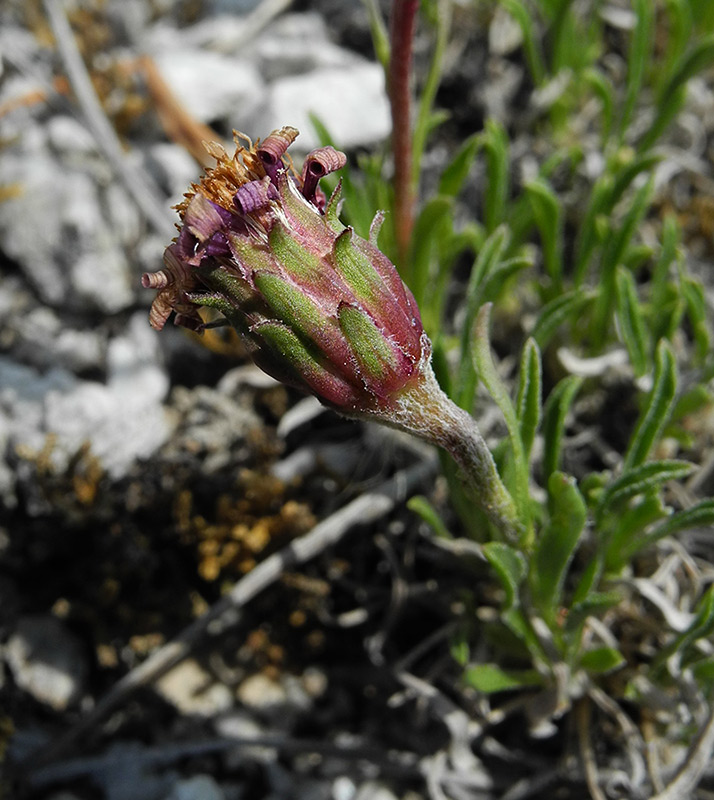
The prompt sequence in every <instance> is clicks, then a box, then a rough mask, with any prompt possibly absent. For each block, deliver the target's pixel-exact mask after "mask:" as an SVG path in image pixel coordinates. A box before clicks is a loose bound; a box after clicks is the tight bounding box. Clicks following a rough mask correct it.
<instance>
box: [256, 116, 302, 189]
mask: <svg viewBox="0 0 714 800" xmlns="http://www.w3.org/2000/svg"><path fill="white" fill-rule="evenodd" d="M297 136H298V131H297V130H296V129H295V128H291V127H289V126H285V127H284V128H280V130H277V131H273V132H272V133H271V134H270V136H268V137H267V138H266V139H265V140H264V141H263V142H262V143H261V144H260V145H259V146H258V147H257V148H256V152H257V153H258V157H259V158H260V160H261V161H262V162H263V166H264V167H265V171H266V173H267V174H268V176H269V177H270V180H271V181H274V180H275V179H276V178H277V175H278V172H279V171H280V170H281V169H282V168H283V161H282V158H283V154H284V153H285V151H286V150H287V149H288V147H290V145H291V144H292V143H293V142H294V141H295V139H296V138H297Z"/></svg>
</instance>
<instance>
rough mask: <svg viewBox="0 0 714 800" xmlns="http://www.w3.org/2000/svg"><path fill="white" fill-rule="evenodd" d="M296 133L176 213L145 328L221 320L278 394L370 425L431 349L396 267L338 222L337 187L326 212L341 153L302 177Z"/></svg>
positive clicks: (318, 156)
mask: <svg viewBox="0 0 714 800" xmlns="http://www.w3.org/2000/svg"><path fill="white" fill-rule="evenodd" d="M296 136H297V131H296V130H295V129H294V128H289V127H285V128H282V129H281V130H279V131H274V132H273V133H272V134H271V135H270V136H268V138H267V139H265V141H263V142H262V143H260V142H259V143H258V144H256V145H255V146H254V145H250V144H249V145H248V146H244V145H242V144H241V143H240V142H238V141H237V142H236V144H237V149H236V152H235V154H234V155H233V156H229V155H228V154H227V153H226V152H225V151H224V150H223V148H222V147H220V146H219V145H211V146H210V149H209V152H210V153H211V154H212V155H213V156H214V157H215V158H216V161H217V163H216V166H215V167H214V168H213V169H209V170H208V171H207V172H206V174H205V175H204V177H203V179H202V180H201V182H200V184H198V185H194V186H193V187H192V188H191V190H190V191H189V192H188V194H187V195H186V199H185V201H184V202H183V203H181V204H180V205H179V206H178V210H179V213H180V215H181V226H180V228H179V235H178V236H177V238H176V239H175V240H174V242H173V243H172V244H171V245H170V246H169V247H168V248H167V250H166V252H165V254H164V269H162V270H160V271H159V272H156V273H153V274H147V275H144V276H143V279H142V282H143V285H144V286H145V287H146V288H151V289H157V290H158V294H157V296H156V298H155V300H154V303H153V305H152V309H151V314H150V322H151V324H152V326H153V327H154V328H156V329H161V328H162V327H163V325H164V324H165V322H166V320H167V319H168V317H169V315H170V313H171V311H175V312H176V318H175V322H176V324H178V325H183V326H186V327H189V328H192V329H194V330H201V328H202V327H203V324H204V323H203V321H202V318H201V316H200V314H199V308H200V307H201V306H205V307H211V308H215V309H218V310H219V311H220V312H222V313H223V314H224V316H225V317H226V319H227V320H228V322H229V323H230V324H231V325H233V326H234V327H235V328H236V329H237V330H238V332H239V333H240V334H241V336H242V338H243V340H244V342H245V343H246V345H247V348H248V351H249V352H250V354H251V356H252V357H253V359H254V360H255V362H256V363H257V364H258V365H259V366H260V367H261V368H262V369H264V370H265V371H266V372H268V373H269V374H271V375H273V376H274V377H276V378H277V379H278V380H281V381H283V382H284V383H287V384H290V385H292V386H295V387H297V388H300V389H303V390H305V391H307V392H310V393H312V394H315V395H316V396H317V397H318V398H319V399H320V400H322V401H323V402H324V403H326V404H327V405H329V406H332V407H334V408H335V409H337V410H339V411H342V412H343V413H347V414H355V413H357V414H359V413H375V411H377V410H378V409H387V408H389V407H392V406H394V405H395V404H396V403H397V400H398V397H399V395H400V393H401V392H402V391H403V390H404V389H405V387H407V386H409V385H410V384H411V383H413V382H415V381H417V380H418V378H419V375H420V373H421V371H422V370H423V369H424V368H425V366H426V365H428V362H429V357H430V352H431V346H430V343H429V340H428V338H427V337H426V335H425V333H424V330H423V327H422V323H421V319H420V316H419V311H418V309H417V307H416V303H415V301H414V298H413V296H412V294H411V292H410V291H409V289H407V288H406V287H405V286H404V284H403V283H402V281H401V279H400V277H399V275H398V273H397V271H396V269H395V267H394V266H393V264H392V263H391V262H390V261H389V259H388V258H387V257H386V256H385V255H383V254H382V253H381V252H380V251H379V249H378V248H377V247H376V244H375V240H376V229H377V228H378V222H379V221H381V219H380V218H377V220H376V221H375V224H374V225H373V230H372V233H371V235H370V241H366V240H364V239H362V238H361V237H359V236H357V234H355V232H354V231H353V230H352V229H351V228H348V227H345V226H344V225H343V224H342V223H341V222H340V220H339V218H338V207H339V195H340V187H339V185H338V187H337V189H336V190H335V192H334V193H333V194H332V197H330V198H329V200H326V198H325V195H324V194H323V192H322V190H321V189H320V186H319V180H320V178H322V177H323V176H324V175H326V174H328V173H330V172H333V171H335V170H338V169H341V168H342V167H343V166H344V165H345V162H346V159H345V156H344V154H343V153H340V152H338V151H337V150H335V149H334V148H332V147H322V148H320V149H318V150H314V151H313V152H312V153H310V154H308V156H307V157H306V159H305V163H304V166H303V169H302V172H301V173H300V174H298V173H297V172H295V171H294V170H293V167H292V162H291V161H290V160H289V159H288V158H287V156H286V155H285V152H286V150H287V148H288V147H289V145H290V144H291V143H292V142H293V141H294V139H295V137H296Z"/></svg>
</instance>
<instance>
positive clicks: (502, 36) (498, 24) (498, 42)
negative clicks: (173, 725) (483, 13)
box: [488, 6, 523, 56]
mask: <svg viewBox="0 0 714 800" xmlns="http://www.w3.org/2000/svg"><path fill="white" fill-rule="evenodd" d="M522 43H523V31H522V30H521V26H520V25H519V24H518V22H517V21H516V20H515V19H514V18H513V17H512V16H511V15H510V14H509V13H508V11H506V9H505V8H504V7H503V6H496V10H495V11H494V14H493V19H492V20H491V24H490V26H489V28H488V49H489V50H490V51H491V52H492V53H493V54H494V55H497V56H506V55H508V54H509V53H512V52H513V51H514V50H515V49H516V48H518V47H520V46H521V44H522Z"/></svg>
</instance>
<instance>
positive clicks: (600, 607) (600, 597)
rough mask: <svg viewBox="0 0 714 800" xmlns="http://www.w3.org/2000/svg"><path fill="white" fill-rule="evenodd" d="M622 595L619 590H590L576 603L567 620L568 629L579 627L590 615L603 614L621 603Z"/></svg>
mask: <svg viewBox="0 0 714 800" xmlns="http://www.w3.org/2000/svg"><path fill="white" fill-rule="evenodd" d="M621 600H622V597H621V596H620V595H619V594H618V593H617V592H590V594H588V595H587V596H586V597H585V599H584V600H581V601H580V602H578V603H574V604H573V606H572V608H571V609H570V612H569V614H568V616H567V618H566V620H565V627H566V628H567V630H568V631H574V630H576V629H578V628H579V627H580V626H581V625H582V624H583V623H584V622H585V620H586V619H587V618H588V617H590V616H597V615H598V614H603V613H604V612H605V611H607V610H608V609H610V608H612V607H613V606H616V605H618V604H619V603H620V601H621Z"/></svg>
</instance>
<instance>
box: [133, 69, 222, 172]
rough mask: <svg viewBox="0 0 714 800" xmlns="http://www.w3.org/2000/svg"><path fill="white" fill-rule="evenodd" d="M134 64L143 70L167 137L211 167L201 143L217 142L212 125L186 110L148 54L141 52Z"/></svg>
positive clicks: (198, 161)
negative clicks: (144, 54)
mask: <svg viewBox="0 0 714 800" xmlns="http://www.w3.org/2000/svg"><path fill="white" fill-rule="evenodd" d="M137 66H138V67H139V69H140V70H141V71H142V73H143V74H144V79H145V80H146V88H147V90H148V92H149V94H150V95H151V99H152V101H153V106H154V109H155V111H156V115H157V116H158V118H159V122H161V126H162V127H163V129H164V132H165V133H166V135H167V136H168V138H169V139H171V141H172V142H175V143H176V144H180V145H181V146H182V147H184V148H185V149H186V150H188V152H189V153H190V154H191V155H192V156H193V158H194V160H195V161H196V162H197V163H198V164H199V165H200V166H202V167H212V166H213V163H214V159H213V158H212V157H211V156H210V155H209V154H208V151H207V150H206V148H205V146H204V144H203V143H204V142H220V140H221V137H220V136H219V135H218V134H217V133H216V132H215V131H214V130H213V128H209V127H208V125H204V123H203V122H199V121H198V120H197V119H196V118H195V117H194V116H192V115H191V114H189V112H188V111H187V110H186V109H185V108H184V106H183V105H182V104H181V103H180V102H179V101H178V99H177V98H176V96H175V95H174V93H173V92H172V91H171V89H170V88H169V86H168V84H167V83H166V81H165V80H164V79H163V77H162V75H161V72H159V68H158V67H157V66H156V62H155V61H154V59H153V58H151V56H141V58H139V60H138V61H137Z"/></svg>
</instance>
